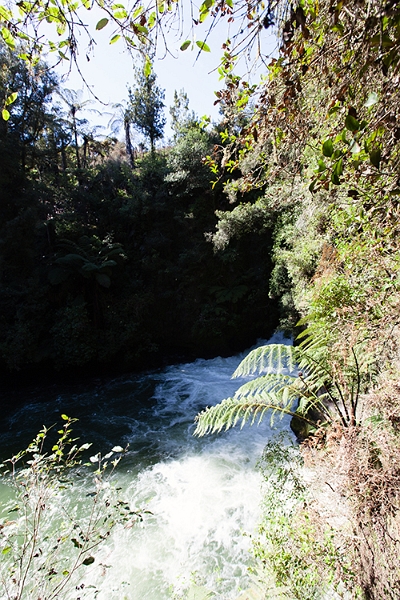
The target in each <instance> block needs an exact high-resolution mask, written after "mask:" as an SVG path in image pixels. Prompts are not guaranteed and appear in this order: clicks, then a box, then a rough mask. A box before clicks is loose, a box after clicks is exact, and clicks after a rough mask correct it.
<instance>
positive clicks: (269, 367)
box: [195, 332, 371, 436]
mask: <svg viewBox="0 0 400 600" xmlns="http://www.w3.org/2000/svg"><path fill="white" fill-rule="evenodd" d="M303 335H304V334H303ZM328 357H329V350H328V347H327V345H326V340H325V339H323V338H315V337H312V336H311V334H310V332H308V333H307V337H306V338H305V340H304V341H303V342H302V343H301V344H300V345H299V346H295V347H293V346H289V345H285V344H269V345H266V346H261V347H259V348H257V349H255V350H253V351H251V352H250V353H249V354H248V355H247V356H246V358H244V359H243V360H242V362H241V363H240V365H239V366H238V368H237V369H236V371H235V373H234V374H233V377H240V376H249V375H252V374H254V373H257V374H259V375H260V376H259V377H257V378H256V379H254V380H252V381H250V382H248V383H245V384H244V385H242V386H241V387H240V388H239V389H238V390H237V391H236V392H235V395H234V396H233V398H228V399H226V400H223V401H222V402H221V403H220V404H218V405H216V406H214V407H211V408H207V409H206V410H205V411H203V412H202V413H200V414H199V415H198V416H197V418H196V419H197V427H196V430H195V435H199V436H202V435H205V434H206V433H214V432H219V431H221V430H222V429H230V428H231V427H234V426H235V425H236V424H237V423H238V421H239V420H241V426H242V427H243V425H244V424H245V423H246V422H247V421H250V424H251V425H253V424H254V423H255V421H256V420H258V422H260V421H261V420H262V419H263V417H264V416H265V414H266V413H267V412H271V413H272V416H271V421H273V418H274V416H275V415H276V414H277V413H279V414H281V415H284V414H288V415H291V416H296V417H297V418H300V419H302V420H304V421H305V422H306V423H308V424H309V425H311V427H313V428H316V427H317V426H318V424H319V425H324V424H326V423H331V422H332V421H334V420H336V419H340V422H341V423H342V425H344V426H350V425H355V424H356V422H357V417H358V414H357V408H358V402H359V398H360V394H361V393H362V392H363V391H364V390H365V389H366V387H367V386H368V384H369V381H370V375H371V373H370V366H371V357H370V356H368V355H367V354H363V353H362V352H360V351H359V349H355V348H352V349H351V354H350V355H349V356H347V357H346V358H345V357H343V360H342V361H340V362H339V361H337V362H336V364H335V362H333V361H330V360H329V358H328Z"/></svg>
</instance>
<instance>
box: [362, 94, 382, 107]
mask: <svg viewBox="0 0 400 600" xmlns="http://www.w3.org/2000/svg"><path fill="white" fill-rule="evenodd" d="M377 102H379V98H378V94H377V93H376V92H370V93H369V94H368V98H367V99H366V101H365V102H364V106H366V107H367V108H370V107H371V106H374V104H376V103H377Z"/></svg>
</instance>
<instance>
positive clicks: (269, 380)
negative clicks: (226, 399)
mask: <svg viewBox="0 0 400 600" xmlns="http://www.w3.org/2000/svg"><path fill="white" fill-rule="evenodd" d="M296 379H297V378H296V377H293V376H292V375H284V374H282V373H268V374H267V375H262V376H261V377H257V379H253V380H252V381H248V382H246V383H244V384H243V385H242V386H240V388H239V389H238V390H236V392H235V395H234V398H235V399H240V398H245V397H247V396H253V397H254V396H257V395H259V394H264V393H265V392H267V393H269V392H271V393H274V392H277V391H278V390H279V389H281V388H283V387H285V386H288V385H292V384H294V383H295V382H296Z"/></svg>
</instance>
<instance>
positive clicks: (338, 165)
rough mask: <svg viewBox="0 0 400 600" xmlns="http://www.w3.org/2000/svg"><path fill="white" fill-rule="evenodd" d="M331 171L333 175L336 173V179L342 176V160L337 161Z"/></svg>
mask: <svg viewBox="0 0 400 600" xmlns="http://www.w3.org/2000/svg"><path fill="white" fill-rule="evenodd" d="M333 171H334V173H336V175H337V176H338V177H340V176H341V175H342V174H343V159H342V158H340V159H339V160H338V161H337V163H336V165H335V167H334V169H333Z"/></svg>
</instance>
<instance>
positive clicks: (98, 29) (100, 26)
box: [96, 17, 108, 31]
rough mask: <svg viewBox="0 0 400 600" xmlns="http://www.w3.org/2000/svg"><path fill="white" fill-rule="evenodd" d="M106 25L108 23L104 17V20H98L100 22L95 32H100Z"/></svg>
mask: <svg viewBox="0 0 400 600" xmlns="http://www.w3.org/2000/svg"><path fill="white" fill-rule="evenodd" d="M107 23H108V19H106V18H105V17H104V19H100V21H99V22H98V23H97V25H96V30H97V31H100V30H101V29H103V28H104V27H105V26H106V25H107Z"/></svg>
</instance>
